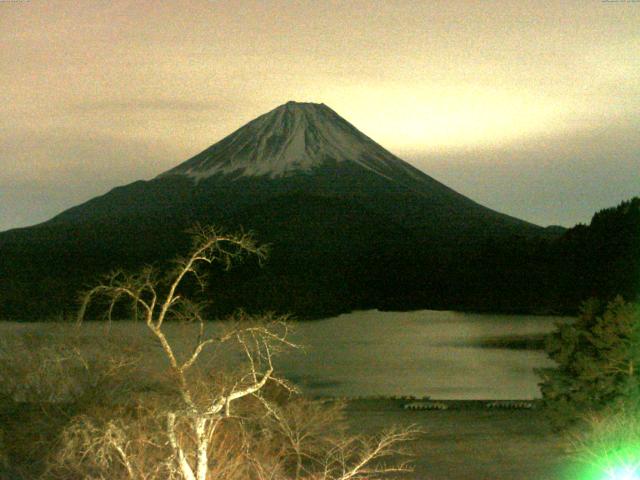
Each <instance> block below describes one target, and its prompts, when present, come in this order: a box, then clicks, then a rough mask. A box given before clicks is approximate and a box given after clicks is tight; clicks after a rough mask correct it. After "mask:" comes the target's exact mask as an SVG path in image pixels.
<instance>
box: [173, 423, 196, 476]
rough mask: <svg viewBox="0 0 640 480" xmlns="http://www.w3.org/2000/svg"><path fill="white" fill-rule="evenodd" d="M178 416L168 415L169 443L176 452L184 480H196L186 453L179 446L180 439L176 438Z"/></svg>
mask: <svg viewBox="0 0 640 480" xmlns="http://www.w3.org/2000/svg"><path fill="white" fill-rule="evenodd" d="M175 427H176V414H175V413H169V414H168V415H167V434H168V436H169V442H170V443H171V447H173V451H174V452H175V455H176V459H177V460H178V467H179V468H180V472H181V473H182V477H183V478H184V480H196V476H195V475H194V474H193V469H192V468H191V465H189V462H188V461H187V459H186V457H185V456H184V451H183V450H182V448H181V447H180V445H179V444H178V439H177V438H176V428H175Z"/></svg>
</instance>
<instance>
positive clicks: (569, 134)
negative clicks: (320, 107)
mask: <svg viewBox="0 0 640 480" xmlns="http://www.w3.org/2000/svg"><path fill="white" fill-rule="evenodd" d="M638 52H640V3H637V2H602V1H600V0H575V1H571V0H562V1H560V0H554V1H546V0H530V1H524V0H519V1H516V0H504V1H495V2H476V1H464V0H457V1H456V0H442V1H437V0H421V1H416V2H410V1H394V0H389V1H385V2H382V1H380V2H378V1H372V0H371V1H359V0H350V1H348V2H346V1H345V2H337V1H323V0H313V1H295V2H294V1H285V0H282V1H269V0H256V1H244V0H233V1H219V0H183V1H179V2H158V1H151V0H147V1H140V0H135V1H134V0H91V1H83V2H75V1H71V0H66V1H56V0H46V1H45V0H31V1H20V2H0V85H2V88H0V115H1V118H2V119H3V120H4V121H3V122H2V123H0V230H4V229H8V228H12V227H17V226H24V225H29V224H33V223H36V222H39V221H43V220H46V219H48V218H50V217H51V216H53V215H54V214H56V213H59V212H60V211H62V210H63V209H65V208H68V207H71V206H73V205H75V204H77V203H79V202H81V201H85V200H87V199H89V198H91V197H93V196H96V195H99V194H102V193H104V192H106V191H107V190H109V189H110V188H113V187H115V186H117V185H120V184H124V183H129V182H132V181H134V180H137V179H140V178H143V179H148V178H152V177H153V176H155V175H157V174H159V173H161V172H162V171H164V170H167V169H169V168H171V167H173V166H174V165H176V164H178V163H180V162H182V161H184V160H186V159H187V158H188V157H190V156H191V155H193V154H195V153H197V152H199V151H201V150H203V149H204V148H206V147H208V146H209V145H211V144H212V143H215V142H216V141H218V140H220V139H221V138H222V137H223V136H225V135H227V134H228V133H230V132H231V131H233V130H235V129H236V128H238V127H240V126H241V125H243V124H244V123H245V122H247V121H249V120H251V119H252V118H254V117H256V116H257V115H259V114H262V113H264V112H266V111H268V110H271V109H272V108H275V107H276V106H278V105H280V104H282V103H285V102H286V101H288V100H298V101H313V102H323V103H325V104H327V105H329V106H330V107H331V108H333V109H334V110H336V111H337V112H338V113H339V114H340V115H342V116H343V117H345V118H346V119H347V120H349V121H350V122H351V123H353V124H354V125H355V126H356V127H357V128H359V129H360V130H362V131H363V132H364V133H366V134H367V135H369V136H370V137H372V138H373V139H374V140H376V141H378V142H379V143H381V144H382V145H383V146H385V147H386V148H387V149H389V150H391V151H393V152H394V153H396V154H398V155H399V156H401V157H402V158H404V159H406V160H409V161H410V162H411V163H413V164H414V165H415V166H417V167H418V168H420V169H422V170H423V171H425V172H426V173H428V174H430V175H432V176H434V177H435V178H437V179H438V180H440V181H443V182H444V183H446V184H448V185H449V186H451V187H452V188H454V189H456V190H458V191H459V192H460V193H463V194H465V195H467V196H469V197H471V198H473V199H474V200H476V201H478V202H480V203H483V204H485V205H487V206H489V207H491V208H494V209H497V210H499V211H503V212H505V213H509V214H512V215H515V216H518V217H521V218H524V219H525V220H529V221H532V222H535V223H540V224H550V223H561V224H564V225H572V224H574V223H576V222H578V221H582V222H585V221H588V220H589V218H590V216H591V214H592V213H593V212H594V211H595V210H597V209H600V208H604V207H607V206H613V205H614V204H616V203H618V202H619V201H621V200H623V199H626V198H629V197H631V196H632V195H639V194H640V133H639V132H640V55H638Z"/></svg>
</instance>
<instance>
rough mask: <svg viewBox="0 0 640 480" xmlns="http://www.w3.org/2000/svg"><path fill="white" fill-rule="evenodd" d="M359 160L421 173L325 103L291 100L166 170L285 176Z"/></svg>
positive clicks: (389, 170)
mask: <svg viewBox="0 0 640 480" xmlns="http://www.w3.org/2000/svg"><path fill="white" fill-rule="evenodd" d="M341 162H354V163H356V164H358V165H360V166H361V167H362V168H364V169H366V170H369V171H371V172H374V173H376V174H378V175H380V176H382V177H386V178H387V179H389V180H394V179H396V178H398V179H399V178H404V179H406V177H407V175H409V176H411V177H416V176H420V172H418V171H417V170H415V169H414V168H413V167H411V166H410V165H409V164H407V163H406V162H404V161H402V160H400V159H399V158H398V157H396V156H395V155H393V154H392V153H390V152H389V151H387V150H385V149H384V148H383V147H381V146H380V145H378V144H377V143H376V142H374V141H373V140H371V139H370V138H369V137H367V136H366V135H365V134H363V133H362V132H360V131H359V130H358V129H356V128H355V127H354V126H353V125H351V124H350V123H349V122H347V121H346V120H345V119H344V118H342V117H341V116H340V115H338V114H337V113H336V112H334V111H333V110H332V109H331V108H329V107H327V106H326V105H324V104H322V103H299V102H293V101H291V102H287V103H285V104H284V105H281V106H279V107H277V108H275V109H274V110H271V111H270V112H268V113H266V114H264V115H261V116H260V117H258V118H256V119H255V120H252V121H251V122H249V123H247V124H246V125H245V126H243V127H241V128H240V129H238V130H236V131H235V132H233V133H232V134H231V135H229V136H227V137H226V138H224V139H222V140H221V141H219V142H218V143H216V144H214V145H212V146H211V147H209V148H208V149H206V150H205V151H203V152H201V153H199V154H198V155H196V156H194V157H192V158H191V159H189V160H187V161H186V162H184V163H182V164H180V165H178V166H177V167H175V168H172V169H171V170H169V171H167V172H165V173H163V174H162V175H160V176H161V177H162V176H167V175H186V176H188V177H190V178H193V179H195V180H196V181H200V180H203V179H206V178H209V177H211V176H214V175H220V174H222V175H231V176H232V177H234V178H237V177H252V176H266V177H270V178H277V177H285V176H290V175H294V174H298V173H306V172H311V171H312V170H313V169H314V168H316V167H319V166H322V165H326V164H327V163H332V164H335V163H341Z"/></svg>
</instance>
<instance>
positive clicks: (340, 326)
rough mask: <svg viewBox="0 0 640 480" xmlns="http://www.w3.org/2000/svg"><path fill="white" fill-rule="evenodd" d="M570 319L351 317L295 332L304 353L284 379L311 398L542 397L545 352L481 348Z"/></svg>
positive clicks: (286, 367) (288, 360)
mask: <svg viewBox="0 0 640 480" xmlns="http://www.w3.org/2000/svg"><path fill="white" fill-rule="evenodd" d="M569 320H570V319H568V318H566V317H550V316H527V315H488V314H470V313H458V312H443V311H432V310H422V311H414V312H379V311H377V310H371V311H362V312H353V313H350V314H345V315H340V316H338V317H334V318H329V319H326V320H320V321H314V322H303V323H300V324H299V325H297V326H296V331H295V334H294V336H295V339H296V340H297V341H298V342H299V343H301V344H303V345H306V347H307V348H306V349H305V351H304V352H294V353H290V354H287V355H286V356H285V357H283V358H281V359H280V361H279V362H278V366H279V369H280V372H281V373H283V374H284V376H287V377H288V378H290V379H291V380H293V381H294V382H296V383H297V384H299V385H300V386H301V388H302V389H303V390H304V391H305V392H306V393H309V394H311V395H321V396H323V395H330V396H369V395H414V396H430V397H432V398H437V399H488V398H491V399H532V398H539V397H540V390H539V388H538V385H537V384H538V382H539V381H540V379H539V377H538V376H537V375H536V374H535V373H534V372H533V369H534V368H537V367H546V366H553V362H551V361H550V360H549V359H548V358H547V356H546V354H545V353H544V352H543V351H536V350H516V349H509V348H487V347H483V346H482V345H481V344H482V340H483V339H486V338H497V337H510V336H514V335H539V334H544V333H548V332H550V331H551V330H553V328H554V324H555V322H558V321H563V322H566V321H569Z"/></svg>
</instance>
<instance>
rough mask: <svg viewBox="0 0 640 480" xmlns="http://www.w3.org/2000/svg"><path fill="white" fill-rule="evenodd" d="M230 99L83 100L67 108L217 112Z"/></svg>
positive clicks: (120, 111) (232, 103)
mask: <svg viewBox="0 0 640 480" xmlns="http://www.w3.org/2000/svg"><path fill="white" fill-rule="evenodd" d="M234 103H235V102H232V101H226V102H225V101H222V102H221V101H215V102H210V101H204V100H188V99H179V98H174V99H160V98H154V99H143V98H132V99H129V100H104V101H83V102H79V103H76V104H75V105H73V106H72V107H71V108H70V109H69V110H70V111H71V112H80V113H95V112H102V113H104V112H110V113H129V112H189V113H199V112H217V111H221V110H227V109H230V108H233V106H234Z"/></svg>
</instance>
